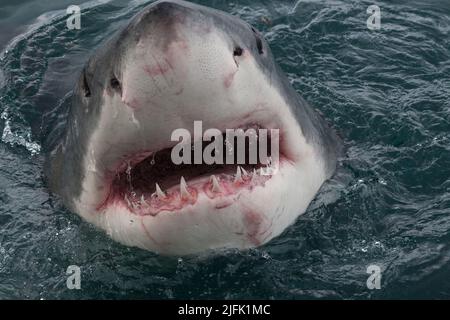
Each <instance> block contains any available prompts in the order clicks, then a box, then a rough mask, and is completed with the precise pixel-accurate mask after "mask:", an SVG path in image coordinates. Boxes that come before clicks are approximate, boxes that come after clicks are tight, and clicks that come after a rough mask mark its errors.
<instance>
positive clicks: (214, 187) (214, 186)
mask: <svg viewBox="0 0 450 320" xmlns="http://www.w3.org/2000/svg"><path fill="white" fill-rule="evenodd" d="M211 183H212V188H211V190H212V192H214V193H220V192H222V188H221V187H220V184H219V181H218V180H217V178H216V176H215V175H212V176H211Z"/></svg>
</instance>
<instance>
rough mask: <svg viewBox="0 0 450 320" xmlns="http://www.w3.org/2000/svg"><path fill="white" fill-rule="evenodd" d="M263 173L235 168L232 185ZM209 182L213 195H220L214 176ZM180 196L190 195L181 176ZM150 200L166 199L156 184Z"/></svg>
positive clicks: (184, 197) (219, 188)
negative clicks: (250, 172)
mask: <svg viewBox="0 0 450 320" xmlns="http://www.w3.org/2000/svg"><path fill="white" fill-rule="evenodd" d="M262 174H263V171H262V169H258V170H256V169H253V173H252V174H249V173H248V172H247V171H246V170H245V169H244V168H242V167H239V166H238V167H237V170H236V174H235V176H234V183H241V182H244V180H243V178H244V177H248V176H251V181H254V179H255V178H256V177H257V176H258V175H262ZM210 182H211V191H212V192H214V193H221V192H222V191H223V190H222V187H221V186H220V183H219V179H218V178H217V177H216V176H215V175H211V177H210ZM180 194H181V198H182V199H189V198H190V197H191V194H190V192H189V190H188V185H187V183H186V180H185V179H184V177H183V176H182V177H181V178H180ZM151 197H152V198H160V199H164V198H165V197H166V193H165V192H164V191H163V190H162V189H161V187H160V186H159V184H158V183H156V191H155V192H154V193H153V194H152V195H151ZM141 198H142V199H141V201H142V202H144V201H145V199H144V196H143V195H142V196H141Z"/></svg>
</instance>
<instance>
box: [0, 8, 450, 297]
mask: <svg viewBox="0 0 450 320" xmlns="http://www.w3.org/2000/svg"><path fill="white" fill-rule="evenodd" d="M199 2H200V3H202V4H206V5H209V6H212V7H215V8H218V9H221V10H224V11H227V12H230V13H232V14H235V15H237V16H240V17H241V18H242V19H244V20H246V21H248V22H250V23H252V24H253V25H255V26H256V27H257V28H258V29H260V30H261V31H262V33H263V34H264V35H265V37H266V39H267V40H268V42H269V43H270V46H271V48H272V50H273V53H274V55H275V57H276V60H277V61H278V63H279V64H280V65H281V67H282V69H283V70H284V71H285V72H286V73H287V75H288V76H289V78H290V80H291V82H292V85H293V86H294V87H295V88H296V89H297V90H298V91H299V92H300V93H301V94H302V95H303V97H304V98H305V99H306V100H308V101H309V102H310V103H311V104H312V105H313V106H315V107H316V108H317V109H319V110H321V112H322V113H323V114H324V115H325V117H326V118H327V119H328V120H329V121H330V122H331V123H332V124H333V125H334V127H335V128H336V129H337V130H338V131H339V132H340V135H341V136H342V137H343V139H344V140H345V143H346V147H347V154H346V156H345V158H344V159H343V160H342V161H341V163H340V166H339V168H338V170H337V173H336V175H335V177H334V178H333V179H331V180H330V181H328V182H327V183H326V184H325V185H324V186H323V188H322V190H321V191H320V193H319V194H318V195H317V197H316V199H315V200H314V201H313V203H312V204H311V206H310V208H309V210H308V211H307V212H306V213H305V214H304V215H302V216H301V217H300V218H299V219H298V220H297V222H296V223H295V224H294V225H293V226H292V227H290V228H289V229H287V230H286V231H285V232H284V233H283V234H282V235H281V236H280V237H278V238H276V239H274V240H273V241H271V242H270V243H268V244H267V245H265V246H263V247H260V248H258V249H254V250H249V251H245V252H239V251H227V252H218V253H214V254H210V255H204V256H196V257H183V258H181V257H162V256H158V255H156V254H153V253H150V252H146V251H142V250H139V249H135V248H127V247H124V246H122V245H120V244H118V243H115V242H113V241H112V240H110V239H109V238H108V237H107V236H106V235H105V234H104V233H103V232H102V231H99V230H97V229H95V228H94V227H92V226H91V225H89V224H87V223H85V222H83V221H82V220H81V219H80V218H78V217H77V216H76V215H74V214H72V213H70V212H69V211H68V210H66V209H65V208H64V207H63V205H62V204H61V202H60V201H59V199H58V198H57V197H55V196H52V195H50V194H49V192H48V190H47V189H46V187H45V183H44V180H43V174H42V168H43V159H44V155H45V147H44V145H43V141H44V140H45V139H46V138H48V135H49V132H50V131H51V128H52V127H53V126H54V125H56V123H59V122H60V121H63V120H64V115H65V111H66V109H67V106H68V104H69V103H70V94H71V90H72V88H73V86H74V82H75V78H76V77H77V75H78V72H79V71H80V69H81V68H82V66H83V64H84V62H85V61H86V60H87V59H88V57H89V55H90V54H91V53H92V52H93V51H94V49H95V48H96V47H98V46H99V44H100V43H101V41H103V40H105V39H107V38H108V37H109V36H110V35H111V34H112V33H113V32H114V31H115V30H117V29H119V28H120V27H121V26H123V25H124V24H125V23H126V22H127V20H128V19H129V18H130V17H132V16H133V15H134V14H135V13H137V12H138V11H139V10H140V9H141V8H143V7H144V6H145V5H146V4H147V3H149V2H148V1H118V0H116V1H114V0H113V1H90V2H86V1H49V0H47V1H38V0H28V1H9V0H2V2H1V4H0V48H1V50H2V53H1V54H0V136H1V140H0V299H13V298H26V299H63V298H64V299H66V298H67V299H80V298H81V299H90V298H97V299H105V298H110V299H116V298H126V299H130V298H138V299H152V298H176V299H178V298H183V299H195V298H207V299H209V298H226V299H233V298H269V299H324V298H332V299H375V298H382V299H390V298H396V299H405V298H407V299H410V298H411V299H414V298H450V2H449V1H447V0H442V1H425V0H423V1H418V0H416V1H406V0H405V1H400V0H397V1H365V0H363V1H360V0H347V1H344V0H333V1H319V0H317V1H313V0H310V1H307V0H302V1H299V2H298V3H297V1H276V2H275V1H268V0H264V1H255V0H252V1H250V0H235V1H219V0H213V1H199ZM69 4H81V8H82V17H81V19H82V20H81V24H82V27H81V30H79V31H74V30H68V29H67V28H66V19H67V15H66V13H65V9H66V8H67V6H68V5H69ZM373 4H376V5H378V6H379V7H380V9H381V29H379V30H369V29H368V27H367V24H366V21H367V18H368V17H369V14H368V13H367V8H368V7H369V6H370V5H373ZM70 265H77V266H80V267H81V276H82V277H81V290H69V289H68V288H67V286H66V279H67V275H66V269H67V267H68V266H70ZM369 266H377V267H379V269H380V272H381V273H380V275H381V281H380V286H379V289H373V290H370V289H369V288H368V286H367V283H366V282H367V279H368V277H369V276H370V275H369V274H368V273H367V271H368V267H369Z"/></svg>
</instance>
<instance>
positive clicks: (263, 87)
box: [46, 0, 342, 255]
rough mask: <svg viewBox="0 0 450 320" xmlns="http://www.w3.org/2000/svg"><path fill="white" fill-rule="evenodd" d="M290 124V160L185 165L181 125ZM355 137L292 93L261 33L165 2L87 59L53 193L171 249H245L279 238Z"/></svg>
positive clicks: (283, 127)
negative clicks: (177, 160)
mask: <svg viewBox="0 0 450 320" xmlns="http://www.w3.org/2000/svg"><path fill="white" fill-rule="evenodd" d="M196 121H201V122H202V124H203V127H204V128H216V129H217V130H219V132H225V130H227V129H248V128H258V129H267V130H274V129H276V130H278V132H279V137H278V139H279V167H278V170H277V171H276V172H274V173H272V174H262V170H261V169H262V164H256V165H255V164H241V165H232V164H227V165H218V164H214V165H207V164H196V165H180V164H174V163H173V161H172V157H171V154H172V152H171V151H172V149H173V148H174V147H175V146H176V145H177V142H174V141H172V140H171V136H172V134H173V132H174V131H175V130H177V129H180V128H184V129H185V130H187V131H188V132H191V133H192V134H194V132H193V130H194V128H193V124H194V123H195V122H196ZM341 152H342V143H341V141H340V139H339V138H338V136H337V135H336V133H335V131H334V130H333V129H331V128H330V126H329V125H328V124H327V122H326V121H325V120H324V119H323V118H322V116H320V115H319V114H318V113H317V112H316V111H315V110H314V109H312V108H311V107H310V106H309V105H308V103H307V102H306V101H305V100H304V99H303V98H302V97H301V96H300V95H299V94H298V93H297V92H296V91H295V90H294V89H293V88H292V86H291V84H290V82H289V81H288V79H287V77H286V76H285V75H284V74H283V72H282V71H281V69H280V68H279V66H278V65H277V63H276V62H275V61H274V58H273V56H272V53H271V50H270V48H269V45H268V44H267V42H266V41H265V40H264V38H263V37H262V35H261V33H260V32H259V31H257V30H256V29H255V28H253V27H252V26H251V25H249V24H248V23H246V22H244V21H242V20H241V19H239V18H237V17H235V16H232V15H229V14H227V13H224V12H221V11H218V10H214V9H211V8H207V7H204V6H200V5H197V4H193V3H189V2H186V1H178V0H173V1H157V2H155V3H152V4H150V5H149V6H147V7H146V8H144V9H143V10H142V11H141V12H140V13H138V14H137V15H136V16H135V17H133V18H132V19H131V21H130V22H129V24H128V25H127V26H126V27H125V28H123V29H122V30H120V31H119V32H118V33H117V34H116V35H114V36H113V37H112V38H111V39H109V40H108V41H107V42H106V43H105V44H103V45H102V46H101V47H100V48H99V49H98V50H97V51H96V52H95V54H93V56H92V57H91V58H90V59H89V61H88V63H87V64H86V66H85V67H84V69H83V71H82V73H81V75H80V77H79V81H78V84H77V86H76V89H75V91H74V97H73V103H72V105H71V108H70V112H69V115H68V119H67V124H66V128H65V131H64V134H63V135H62V137H61V140H60V142H59V143H58V144H57V146H56V147H55V148H54V149H53V150H52V152H50V153H49V156H48V161H47V168H46V173H47V177H48V181H49V186H50V188H51V190H53V191H54V192H55V193H57V194H58V195H59V196H60V197H61V199H62V200H63V202H64V204H65V205H66V206H67V207H68V208H69V209H70V210H71V211H73V212H75V213H77V214H79V215H80V216H81V217H82V218H83V219H85V220H86V221H88V222H90V223H92V224H94V225H96V226H97V227H99V228H101V229H103V230H105V231H106V232H107V233H108V234H109V235H110V236H111V237H112V238H113V239H115V240H117V241H119V242H121V243H123V244H125V245H128V246H136V247H139V248H143V249H147V250H151V251H154V252H158V253H161V254H172V255H185V254H195V253H200V252H203V251H207V250H212V249H221V248H238V249H245V248H251V247H256V246H259V245H262V244H264V243H266V242H268V241H269V240H271V239H273V238H274V237H276V236H278V235H280V234H281V233H282V232H283V231H284V230H285V229H286V228H287V227H288V226H290V225H292V224H293V223H294V222H295V220H296V219H297V217H298V216H299V215H301V214H302V213H304V212H305V211H306V210H307V208H308V205H309V203H310V202H311V201H312V200H313V198H314V197H315V195H316V193H317V192H318V190H319V189H320V187H321V186H322V184H323V183H324V182H325V181H326V180H327V179H329V178H330V177H331V176H332V175H333V173H334V172H335V169H336V166H337V162H338V158H339V156H340V154H341Z"/></svg>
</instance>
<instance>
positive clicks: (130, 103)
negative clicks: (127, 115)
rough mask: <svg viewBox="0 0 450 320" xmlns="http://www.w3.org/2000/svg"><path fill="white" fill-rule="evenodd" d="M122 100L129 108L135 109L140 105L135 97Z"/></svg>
mask: <svg viewBox="0 0 450 320" xmlns="http://www.w3.org/2000/svg"><path fill="white" fill-rule="evenodd" d="M123 102H124V103H125V104H126V105H127V106H128V107H130V108H131V109H134V110H137V109H139V108H140V107H141V103H140V102H139V100H138V99H137V98H131V99H129V100H128V99H124V100H123Z"/></svg>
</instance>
